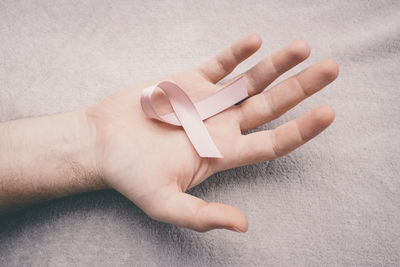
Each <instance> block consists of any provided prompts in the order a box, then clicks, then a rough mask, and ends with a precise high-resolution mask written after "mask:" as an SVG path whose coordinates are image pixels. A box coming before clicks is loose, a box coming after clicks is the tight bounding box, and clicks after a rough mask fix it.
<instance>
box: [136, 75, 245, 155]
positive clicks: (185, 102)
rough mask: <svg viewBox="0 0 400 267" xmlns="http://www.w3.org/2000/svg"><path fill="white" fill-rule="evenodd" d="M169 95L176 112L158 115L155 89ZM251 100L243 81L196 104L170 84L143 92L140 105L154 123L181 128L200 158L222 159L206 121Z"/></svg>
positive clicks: (161, 84) (234, 83)
mask: <svg viewBox="0 0 400 267" xmlns="http://www.w3.org/2000/svg"><path fill="white" fill-rule="evenodd" d="M157 87H158V88H160V89H161V90H163V91H164V93H165V94H166V95H167V97H168V100H169V101H170V103H171V106H172V108H173V110H174V112H172V113H169V114H166V115H162V116H160V115H158V114H157V112H156V111H155V110H154V108H153V106H152V104H151V95H152V94H153V92H154V90H155V89H156V88H157ZM247 96H248V93H247V89H246V86H245V81H244V78H243V77H240V78H239V79H237V80H235V81H233V82H232V83H230V84H228V85H227V86H225V87H224V88H222V89H220V90H219V91H218V92H216V93H214V94H213V95H211V96H208V97H207V98H205V99H203V100H200V101H198V102H196V103H194V104H193V102H192V101H191V100H190V98H189V96H188V95H187V94H186V93H185V92H184V91H183V90H182V89H181V88H180V87H179V86H177V85H176V84H174V83H172V82H168V81H164V82H161V83H159V84H158V85H156V86H155V85H152V86H149V87H146V88H145V89H143V91H142V94H141V96H140V103H141V105H142V109H143V111H144V113H145V114H146V115H147V116H148V117H150V118H153V119H156V120H159V121H162V122H165V123H168V124H172V125H176V126H182V127H183V129H184V130H185V132H186V134H187V136H188V138H189V140H190V141H191V143H192V144H193V147H194V148H195V149H196V151H197V153H198V154H199V156H200V157H209V158H222V155H221V153H220V151H219V150H218V148H217V146H216V145H215V143H214V141H213V140H212V138H211V136H210V134H209V132H208V130H207V128H206V126H205V124H204V122H203V120H205V119H207V118H210V117H212V116H214V115H216V114H218V113H219V112H221V111H223V110H225V109H227V108H229V107H231V106H232V105H234V104H236V103H238V102H240V101H241V100H243V99H245V98H246V97H247Z"/></svg>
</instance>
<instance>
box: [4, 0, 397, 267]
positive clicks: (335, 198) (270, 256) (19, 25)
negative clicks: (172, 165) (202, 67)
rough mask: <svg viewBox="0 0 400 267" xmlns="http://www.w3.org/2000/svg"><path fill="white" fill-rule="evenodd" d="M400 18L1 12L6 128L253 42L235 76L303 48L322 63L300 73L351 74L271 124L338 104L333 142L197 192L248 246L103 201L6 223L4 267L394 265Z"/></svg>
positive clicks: (386, 6) (360, 11) (177, 5)
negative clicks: (330, 64)
mask: <svg viewBox="0 0 400 267" xmlns="http://www.w3.org/2000/svg"><path fill="white" fill-rule="evenodd" d="M399 22H400V2H399V1H371V2H369V1H363V0H358V1H342V2H338V1H330V2H327V1H294V0H292V1H272V0H268V1H266V0H263V1H261V0H258V1H228V0H226V1H197V2H188V1H183V0H182V1H169V2H164V3H160V1H50V0H49V1H37V2H35V1H11V0H10V1H1V3H0V55H1V60H0V93H1V97H0V120H1V121H5V120H9V119H15V118H21V117H25V116H36V115H41V114H51V113H57V112H64V111H71V110H75V109H79V108H83V107H85V106H87V105H89V104H91V103H93V102H95V101H97V100H99V99H100V98H102V97H104V96H106V95H107V94H110V93H112V92H114V91H116V90H118V89H122V88H125V87H128V86H131V85H133V84H135V83H138V82H142V81H144V80H148V79H153V78H156V77H159V76H163V75H167V74H170V73H174V72H177V71H180V70H183V69H186V68H189V67H192V66H194V65H196V64H198V63H200V62H201V61H203V60H205V59H207V58H208V57H210V56H212V55H214V54H215V53H216V52H217V51H219V50H220V49H222V48H224V47H225V46H226V45H228V44H230V43H231V42H232V41H234V40H236V39H238V38H240V37H242V36H244V35H246V34H248V33H252V32H257V33H259V34H260V35H261V36H262V37H263V39H264V44H263V47H262V49H261V50H260V51H259V52H258V53H257V54H256V55H257V56H256V57H254V58H253V59H251V60H249V61H248V62H246V63H245V64H243V66H240V67H239V68H238V69H237V70H236V71H235V73H236V74H237V73H239V72H240V71H243V70H245V69H246V68H247V67H249V66H250V65H251V64H252V63H255V62H256V61H257V60H260V59H261V58H262V57H264V56H267V55H269V54H270V53H272V52H273V51H275V50H276V49H278V48H279V47H281V46H283V45H285V44H287V43H289V42H291V41H292V40H295V39H304V40H307V41H308V42H309V43H310V45H311V47H312V54H311V57H310V59H308V60H307V61H306V62H305V63H303V64H301V65H300V66H299V67H297V68H296V69H295V70H294V71H291V74H293V73H295V72H296V71H299V70H300V69H301V68H302V67H305V66H307V65H309V64H311V63H313V62H317V61H319V60H322V59H324V58H327V57H333V58H335V59H336V60H337V61H338V63H339V65H340V75H339V78H338V80H337V81H336V82H334V83H333V84H332V85H330V86H328V87H327V88H326V89H325V90H323V91H321V92H320V93H318V94H317V95H315V96H313V97H312V98H311V99H308V100H307V101H305V102H303V103H302V104H301V105H300V106H298V107H296V108H295V109H294V110H293V111H291V112H289V113H288V114H286V115H285V116H283V117H281V118H279V119H278V120H276V121H274V122H271V123H269V124H266V125H265V126H263V127H260V129H267V128H272V127H276V126H277V125H279V124H281V123H282V122H285V121H287V120H289V119H292V118H295V117H296V116H298V115H300V114H302V113H303V112H306V111H308V110H310V109H312V108H313V107H316V106H318V105H322V104H330V105H332V106H333V108H334V109H335V110H336V120H335V122H334V124H333V125H332V126H331V127H330V128H329V129H328V130H327V131H326V132H324V133H323V134H322V135H320V136H319V137H317V138H316V139H315V140H313V141H311V142H310V143H308V144H307V145H305V146H304V147H302V148H300V149H299V150H297V151H296V152H294V153H292V154H290V155H288V156H285V157H283V158H281V159H277V160H273V161H270V162H265V163H262V164H257V165H253V166H247V167H242V168H237V169H234V170H229V171H225V172H223V173H220V174H217V175H215V176H213V177H211V178H210V179H208V180H207V181H206V182H204V183H203V184H201V185H200V186H198V187H196V188H194V189H193V190H192V191H191V193H193V194H194V195H196V196H199V197H201V198H204V199H205V200H207V201H220V202H224V203H228V204H231V205H234V206H237V207H238V208H239V209H241V210H242V211H243V212H244V213H245V214H246V215H247V216H248V219H249V231H248V232H247V233H246V234H238V233H234V232H229V231H223V230H215V231H211V232H208V233H197V232H193V231H190V230H186V229H180V228H177V227H174V226H171V225H167V224H163V223H159V222H155V221H153V220H151V219H149V218H148V217H147V216H146V215H145V214H144V213H143V212H142V211H141V210H139V209H138V208H137V207H136V206H135V205H133V204H132V203H130V202H129V201H128V200H127V199H125V198H124V197H122V196H121V195H120V194H118V193H117V192H114V191H111V190H106V191H100V192H93V193H88V194H83V195H78V196H71V197H67V198H64V199H59V200H55V201H51V202H48V203H44V204H40V205H36V206H32V207H28V208H27V209H25V210H23V211H21V212H18V213H15V214H11V215H7V216H2V217H0V265H2V266H23V265H27V266H31V265H33V266H39V265H40V266H46V265H49V266H64V265H70V266H119V265H127V266H132V265H138V266H253V265H260V266H274V265H283V266H290V265H296V266H337V265H358V266H367V265H374V266H376V265H386V266H394V265H398V264H399V263H400V167H399V160H400V155H399V152H400V151H399V150H400V137H399V135H400V118H399V117H400V105H399V100H400V88H399V81H400V68H399V63H400V23H399ZM287 76H288V75H285V76H284V77H287ZM284 77H282V78H284Z"/></svg>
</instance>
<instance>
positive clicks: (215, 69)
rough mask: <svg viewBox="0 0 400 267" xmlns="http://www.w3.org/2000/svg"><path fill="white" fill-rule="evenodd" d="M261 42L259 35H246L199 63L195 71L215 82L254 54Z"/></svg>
mask: <svg viewBox="0 0 400 267" xmlns="http://www.w3.org/2000/svg"><path fill="white" fill-rule="evenodd" d="M261 42H262V40H261V37H260V36H259V35H257V34H251V35H249V36H246V37H244V38H242V39H240V40H238V41H236V42H235V43H233V44H232V45H231V46H229V47H227V48H225V49H224V50H222V51H221V52H220V53H219V54H217V55H216V56H215V57H214V58H212V59H210V60H208V61H206V62H204V63H203V64H201V65H200V66H199V67H198V68H197V71H198V72H200V73H201V74H202V75H203V76H204V77H205V78H206V79H207V80H209V81H210V82H212V83H216V82H218V81H219V80H221V79H222V78H224V77H225V76H226V75H228V74H229V73H231V72H232V71H233V70H234V69H235V67H236V66H237V65H238V64H239V63H241V62H242V61H243V60H245V59H246V58H248V57H249V56H251V55H252V54H254V53H255V52H256V51H257V50H258V49H259V48H260V46H261Z"/></svg>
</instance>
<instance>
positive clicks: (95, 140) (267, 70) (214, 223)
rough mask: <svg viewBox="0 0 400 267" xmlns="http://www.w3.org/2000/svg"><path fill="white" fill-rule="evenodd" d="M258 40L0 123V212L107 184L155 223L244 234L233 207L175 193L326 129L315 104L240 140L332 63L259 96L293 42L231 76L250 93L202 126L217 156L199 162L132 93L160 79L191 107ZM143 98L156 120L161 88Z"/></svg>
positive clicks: (321, 82)
mask: <svg viewBox="0 0 400 267" xmlns="http://www.w3.org/2000/svg"><path fill="white" fill-rule="evenodd" d="M261 43H262V41H261V38H260V37H259V36H258V35H256V34H252V35H249V36H246V37H244V38H242V39H240V40H238V41H236V42H235V43H233V44H232V45H231V46H229V47H227V48H226V49H224V50H223V51H221V52H220V53H219V54H217V55H216V56H215V57H214V58H212V59H210V60H208V61H206V62H204V63H203V64H201V65H199V66H198V67H196V68H194V69H191V70H188V71H185V72H182V73H178V74H175V75H171V76H169V77H165V78H162V79H158V80H154V81H151V82H148V83H144V84H140V85H137V86H134V87H132V88H127V89H125V90H121V91H119V92H116V93H115V94H113V95H110V96H108V97H106V98H104V99H103V100H101V101H99V102H98V103H96V104H94V105H93V106H91V107H89V108H87V109H85V110H80V111H76V112H71V113H64V114H58V115H53V116H46V117H40V118H31V119H23V120H17V121H11V122H5V123H2V124H0V211H1V212H3V213H4V212H7V211H10V210H13V209H16V208H19V207H22V206H24V205H27V204H29V203H34V202H38V201H44V200H48V199H52V198H55V197H61V196H65V195H69V194H74V193H78V192H85V191H89V190H96V189H101V188H113V189H115V190H118V191H119V192H121V193H122V194H123V195H125V196H126V197H127V198H129V199H130V200H131V201H133V202H134V203H135V204H136V205H137V206H138V207H140V208H141V209H142V210H143V211H144V212H145V213H146V214H147V215H148V216H150V217H151V218H153V219H155V220H159V221H163V222H166V223H171V224H174V225H177V226H181V227H186V228H190V229H194V230H196V231H201V232H204V231H209V230H212V229H216V228H224V229H229V230H234V231H238V232H245V231H247V228H248V221H247V219H246V217H245V215H244V214H243V213H242V212H240V211H239V210H238V209H237V208H235V207H232V206H229V205H225V204H221V203H207V202H205V201H204V200H201V199H199V198H197V197H194V196H192V195H189V194H187V193H185V191H187V190H188V189H190V188H192V187H194V186H196V185H198V184H199V183H201V182H202V181H204V180H205V179H206V178H207V177H209V176H211V175H212V174H214V173H216V172H219V171H222V170H225V169H229V168H234V167H237V166H241V165H246V164H252V163H256V162H260V161H266V160H271V159H274V158H277V157H281V156H284V155H286V154H287V153H289V152H291V151H292V150H294V149H296V148H297V147H299V146H301V145H303V144H304V143H306V142H307V141H309V140H310V139H312V138H314V137H315V136H316V135H318V134H319V133H320V132H322V131H323V130H324V129H326V128H327V127H328V126H329V125H330V124H331V123H332V122H333V120H334V111H333V109H332V108H331V107H329V106H321V107H318V108H316V109H314V110H312V111H310V112H308V113H306V114H304V115H302V116H301V117H299V118H297V119H295V120H292V121H289V122H287V123H285V124H283V125H281V126H279V127H277V128H276V129H274V130H268V131H259V132H254V133H251V134H247V135H243V134H242V133H243V132H244V131H247V130H250V129H252V128H255V127H257V126H260V125H262V124H264V123H266V122H269V121H271V120H274V119H276V118H278V117H279V116H281V115H282V114H284V113H285V112H287V111H288V110H290V109H291V108H292V107H294V106H295V105H296V104H298V103H300V102H301V101H302V100H304V99H305V98H307V97H309V96H311V95H312V94H314V93H316V92H318V91H319V90H321V89H322V88H323V87H325V86H326V85H328V84H329V83H331V82H332V81H333V80H335V79H336V77H337V75H338V66H337V64H336V62H335V61H334V60H332V59H327V60H324V61H321V62H318V63H316V64H314V65H312V66H310V67H308V68H306V69H304V70H302V71H301V72H300V73H298V74H296V75H294V76H292V77H289V78H288V79H286V80H284V81H282V82H280V83H279V84H277V85H275V86H274V87H272V88H270V89H269V90H266V91H264V89H265V88H266V87H267V86H268V85H269V84H271V83H272V82H273V81H274V80H275V79H276V78H277V77H279V75H281V74H282V73H284V72H286V71H287V70H289V69H291V68H292V67H294V66H296V65H297V64H299V63H300V62H302V61H304V60H305V59H306V58H307V57H308V56H309V54H310V48H309V46H308V44H307V43H306V42H304V41H295V42H293V43H291V44H289V45H287V46H285V47H283V48H282V49H280V50H279V51H277V52H275V53H274V54H273V55H271V56H270V57H266V58H264V59H262V60H261V61H260V62H259V63H257V64H256V65H254V66H253V67H252V68H250V69H249V70H247V71H246V72H244V73H243V74H241V75H244V77H245V79H246V83H247V89H248V92H249V95H250V96H251V97H250V98H248V99H247V100H246V101H244V102H242V103H241V104H240V105H237V106H233V107H231V108H229V109H228V110H226V111H224V112H221V113H219V114H217V115H215V116H213V117H211V118H209V119H207V120H205V124H206V127H207V129H208V131H209V132H210V135H211V136H212V138H213V140H214V142H215V143H216V145H217V147H218V149H219V150H220V151H221V153H222V155H223V156H224V157H223V158H220V159H215V158H200V157H199V156H198V154H197V153H196V151H195V150H194V148H193V146H192V145H191V143H190V142H189V140H188V138H187V136H186V134H185V132H184V131H183V130H182V128H180V127H175V126H171V125H167V124H165V123H162V122H158V121H155V120H151V119H149V118H147V117H146V116H145V114H144V113H143V112H142V110H141V106H140V102H139V97H140V93H141V91H142V89H143V88H144V87H146V86H149V85H151V84H154V83H157V82H159V81H163V80H169V81H172V82H174V83H176V84H177V85H179V86H180V87H181V88H182V89H184V90H185V92H186V93H187V94H188V95H189V97H190V98H191V99H192V100H193V101H197V100H199V99H202V98H204V97H206V96H208V95H210V94H212V93H214V92H216V91H217V90H219V89H220V88H222V87H223V84H216V83H217V82H218V81H220V80H221V79H223V78H224V77H225V76H226V75H228V74H229V73H231V72H232V71H233V70H234V68H235V67H236V66H237V65H238V64H239V63H241V62H242V61H243V60H245V59H246V58H248V57H249V56H251V55H252V54H253V53H255V52H256V51H257V50H258V49H259V48H260V46H261ZM152 102H153V105H154V106H155V107H156V108H157V111H158V112H159V113H161V114H163V113H167V112H170V111H171V107H170V105H169V103H168V100H167V99H166V97H165V95H163V94H162V93H161V92H157V93H156V94H155V95H154V96H153V98H152Z"/></svg>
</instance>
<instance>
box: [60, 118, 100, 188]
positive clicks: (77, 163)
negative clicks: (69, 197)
mask: <svg viewBox="0 0 400 267" xmlns="http://www.w3.org/2000/svg"><path fill="white" fill-rule="evenodd" d="M62 115H63V116H64V119H65V121H66V123H67V124H68V130H67V131H66V133H65V135H64V140H65V141H66V143H67V145H68V146H69V149H68V153H67V155H66V156H67V158H68V161H69V162H70V163H71V166H72V168H76V169H75V171H76V174H75V176H76V177H78V178H79V179H80V180H81V183H84V184H86V185H87V188H88V190H91V189H103V188H105V187H106V185H105V183H104V181H103V177H102V175H101V171H100V168H99V166H98V165H97V159H96V131H95V128H94V127H93V126H92V125H91V124H90V123H89V121H88V118H87V115H86V110H79V111H75V112H70V113H64V114H62Z"/></svg>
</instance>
